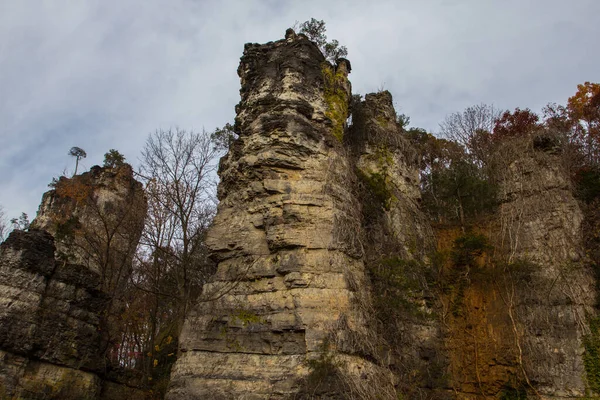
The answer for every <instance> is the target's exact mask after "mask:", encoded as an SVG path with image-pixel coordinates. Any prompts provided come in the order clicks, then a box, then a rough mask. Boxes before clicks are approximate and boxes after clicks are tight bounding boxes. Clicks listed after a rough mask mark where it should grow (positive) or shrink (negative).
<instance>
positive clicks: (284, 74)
mask: <svg viewBox="0 0 600 400" xmlns="http://www.w3.org/2000/svg"><path fill="white" fill-rule="evenodd" d="M286 37H287V38H286V39H285V40H281V41H278V42H273V43H267V44H265V45H247V46H246V47H245V51H244V56H243V57H242V61H241V63H240V68H239V69H238V73H239V75H240V77H241V83H242V89H241V91H240V93H241V97H242V99H241V102H240V104H239V105H238V106H237V113H238V115H237V118H236V129H237V131H238V133H239V139H237V141H236V143H234V144H233V145H232V147H231V149H230V151H229V153H228V154H227V155H226V156H225V157H224V158H223V159H222V160H221V164H220V168H219V174H220V177H221V183H220V185H219V198H220V200H221V202H220V204H219V208H218V213H217V216H216V218H215V221H214V223H213V226H212V227H211V229H210V231H209V233H208V237H207V243H208V245H209V247H210V248H211V250H212V255H213V258H215V259H216V260H217V261H219V265H218V269H217V273H216V274H215V276H214V277H213V280H212V282H211V283H209V284H207V285H206V286H205V287H204V293H203V295H204V297H205V298H211V297H212V298H215V299H214V300H211V301H201V302H200V303H199V304H198V305H197V306H196V307H195V309H194V310H193V311H192V312H191V314H190V316H189V317H188V319H187V321H186V323H185V325H184V328H183V332H182V334H181V337H180V349H181V351H182V354H181V356H180V357H179V359H178V360H177V363H176V364H175V366H174V369H173V372H172V379H171V386H170V389H169V392H168V394H167V398H168V399H200V398H206V399H208V398H210V399H219V398H224V399H225V398H228V399H230V398H256V399H267V398H269V399H273V398H284V397H287V396H293V395H299V394H300V393H302V391H303V390H306V388H305V387H304V389H303V386H302V385H304V384H305V379H306V378H307V377H308V376H309V375H310V373H311V368H310V367H309V365H310V362H309V361H310V360H313V361H314V360H319V359H320V358H321V357H324V356H325V355H327V357H329V356H331V357H333V358H335V359H336V360H340V362H341V360H342V358H343V360H344V362H343V363H340V364H339V366H338V367H336V368H338V369H339V370H340V371H342V372H341V373H342V374H345V376H347V377H348V379H349V380H350V379H353V378H352V377H355V378H356V380H358V381H360V380H361V378H360V373H359V372H357V371H359V370H360V369H361V368H367V367H365V365H370V366H369V367H368V369H372V370H377V369H378V368H379V367H376V366H375V365H372V364H371V361H366V360H364V359H362V358H361V357H360V356H354V355H352V356H350V355H348V353H350V354H351V353H352V350H351V349H349V348H344V346H342V345H341V343H340V342H339V340H338V338H339V337H342V336H344V335H345V334H344V331H352V330H365V329H367V328H366V326H364V324H365V322H366V319H365V318H362V317H361V316H360V313H359V312H357V310H356V307H355V304H354V303H355V302H354V298H355V291H356V290H357V287H351V285H349V282H350V281H352V280H354V281H355V282H356V281H358V282H364V279H365V278H364V266H363V264H362V261H361V260H360V255H361V254H362V247H361V246H360V241H359V240H358V239H356V240H351V241H349V240H347V237H346V236H351V235H358V234H359V230H360V215H359V213H360V211H359V204H358V203H357V199H356V197H355V194H354V193H353V188H352V183H351V182H352V181H351V179H350V178H351V177H350V176H348V173H347V172H348V171H350V170H351V166H350V159H349V157H348V153H347V151H346V149H345V148H344V146H343V144H342V141H343V137H342V135H343V132H344V124H345V121H346V118H347V117H348V114H347V112H348V111H347V110H348V102H349V95H350V85H349V83H348V81H347V79H346V75H347V69H346V68H345V64H343V63H342V64H340V66H338V68H337V69H336V67H334V66H332V65H330V64H329V63H327V62H326V61H325V60H324V57H323V56H322V54H321V52H320V51H319V49H318V48H317V47H316V46H315V45H314V44H313V43H311V42H310V41H309V40H307V39H306V38H305V37H304V36H300V35H292V34H289V33H288V34H287V36H286ZM342 65H344V66H342ZM344 235H346V236H344ZM357 257H359V258H357ZM341 319H344V320H347V321H350V322H349V323H348V324H346V325H345V326H344V327H343V329H342V328H340V327H341V324H339V321H340V320H341ZM346 336H348V335H346ZM346 347H347V346H346ZM344 354H346V355H344ZM315 362H317V361H315ZM336 363H337V361H336ZM342 364H343V365H342ZM336 365H337V364H336ZM355 374H357V375H355ZM337 390H338V393H334V394H333V396H334V397H335V398H342V397H343V396H344V394H343V393H342V392H341V387H338V388H337ZM392 390H393V388H392ZM250 394H252V395H250Z"/></svg>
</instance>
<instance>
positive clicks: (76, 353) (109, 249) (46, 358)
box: [0, 165, 147, 399]
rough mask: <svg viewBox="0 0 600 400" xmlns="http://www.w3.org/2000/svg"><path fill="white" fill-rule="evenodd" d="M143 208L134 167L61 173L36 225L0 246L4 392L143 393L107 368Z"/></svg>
mask: <svg viewBox="0 0 600 400" xmlns="http://www.w3.org/2000/svg"><path fill="white" fill-rule="evenodd" d="M144 215H145V201H144V197H143V195H142V191H141V184H139V183H138V182H136V181H135V180H134V179H133V177H132V171H131V167H129V166H127V165H126V166H122V167H119V168H115V169H109V168H100V167H94V168H92V170H91V172H89V173H85V174H82V175H78V176H74V177H73V178H71V179H68V178H64V177H63V178H61V179H60V180H59V181H58V182H57V184H56V188H55V189H54V190H52V191H50V192H48V193H46V194H44V197H43V200H42V205H41V206H40V211H39V213H38V217H37V218H36V220H35V221H34V222H33V223H32V228H31V229H30V231H29V232H24V231H14V232H12V233H11V235H10V236H9V238H8V239H7V240H6V241H5V242H4V243H2V245H0V397H1V398H3V399H4V398H6V399H115V398H128V399H129V398H132V399H143V398H145V397H147V395H146V393H144V392H143V391H141V390H138V389H135V388H133V387H130V386H129V384H130V383H131V382H129V381H127V382H126V381H124V380H123V379H120V378H117V377H115V376H113V377H109V376H108V375H106V373H107V371H108V369H109V367H108V365H107V363H106V350H107V346H108V343H110V338H111V334H114V333H115V329H116V327H115V326H114V325H113V319H112V316H113V315H114V314H115V313H116V311H118V308H119V290H120V289H121V288H122V285H123V283H124V280H126V279H127V278H128V274H129V273H130V267H131V257H132V255H133V249H134V248H135V246H136V245H137V241H138V240H139V237H140V234H141V227H142V226H143V219H144ZM55 238H57V240H55Z"/></svg>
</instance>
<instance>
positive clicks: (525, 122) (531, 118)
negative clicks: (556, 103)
mask: <svg viewBox="0 0 600 400" xmlns="http://www.w3.org/2000/svg"><path fill="white" fill-rule="evenodd" d="M539 119H540V117H538V115H537V114H536V113H534V112H533V111H531V110H530V109H529V108H526V109H524V110H521V109H520V108H518V107H517V108H515V111H514V112H512V113H511V112H510V111H505V112H504V114H502V116H501V117H500V118H498V119H497V120H496V122H495V124H494V131H493V135H492V139H493V140H495V141H498V140H502V139H505V138H509V137H518V136H525V135H527V134H529V133H531V132H532V131H534V130H536V129H538V128H539V127H540V124H539V122H538V121H539Z"/></svg>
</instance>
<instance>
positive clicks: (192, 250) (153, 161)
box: [140, 129, 218, 322]
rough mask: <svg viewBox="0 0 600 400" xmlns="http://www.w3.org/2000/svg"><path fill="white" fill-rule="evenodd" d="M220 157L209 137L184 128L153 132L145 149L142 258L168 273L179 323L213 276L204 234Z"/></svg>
mask: <svg viewBox="0 0 600 400" xmlns="http://www.w3.org/2000/svg"><path fill="white" fill-rule="evenodd" d="M217 154H218V150H217V149H216V148H215V146H214V145H213V143H212V141H211V138H210V135H209V134H207V133H206V132H201V133H196V132H188V131H185V130H180V129H175V130H171V129H170V130H168V131H162V130H161V131H156V132H154V133H153V134H151V135H150V136H149V137H148V140H147V141H146V145H145V147H144V149H143V151H142V159H141V167H140V176H142V177H143V179H144V180H145V181H146V194H147V197H148V218H147V220H146V228H145V230H144V233H143V235H142V240H143V245H144V249H145V250H144V251H145V255H144V256H143V257H142V258H143V259H144V261H145V262H150V263H151V264H152V263H155V264H154V265H153V268H155V267H160V268H162V270H161V271H160V274H162V275H164V274H169V275H170V278H169V279H171V280H172V283H173V284H174V285H175V287H174V293H173V294H174V295H175V296H176V297H177V299H178V305H177V307H178V310H177V314H178V315H177V318H178V320H179V322H183V319H184V318H185V315H186V314H187V310H188V306H189V302H190V300H191V297H192V295H193V294H194V293H196V292H197V291H199V289H200V288H201V287H202V285H203V284H204V282H205V281H206V280H207V279H208V277H209V276H210V274H211V273H212V269H211V268H212V264H211V263H208V261H207V259H206V254H207V251H206V248H205V245H204V235H205V232H206V229H207V228H208V225H209V223H210V221H211V220H212V217H213V215H214V212H215V201H214V192H215V184H216V183H215V182H214V181H213V179H212V174H213V173H214V171H215V169H216V165H215V163H214V158H215V156H216V155H217ZM156 263H158V264H159V265H157V264H156ZM157 279H158V278H157ZM152 290H153V291H157V292H158V291H160V292H164V291H165V288H159V287H154V288H152Z"/></svg>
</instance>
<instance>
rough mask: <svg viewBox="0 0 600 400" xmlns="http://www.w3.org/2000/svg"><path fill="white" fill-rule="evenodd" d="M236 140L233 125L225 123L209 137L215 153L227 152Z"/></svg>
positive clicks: (236, 136)
mask: <svg viewBox="0 0 600 400" xmlns="http://www.w3.org/2000/svg"><path fill="white" fill-rule="evenodd" d="M237 138H238V135H237V134H236V133H235V131H234V128H233V125H231V124H230V123H226V124H225V126H223V127H222V128H216V129H215V131H214V132H213V133H211V135H210V139H211V141H212V142H213V144H214V148H215V150H217V151H228V150H229V147H230V146H231V145H232V144H233V142H234V141H235V140H236V139H237Z"/></svg>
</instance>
